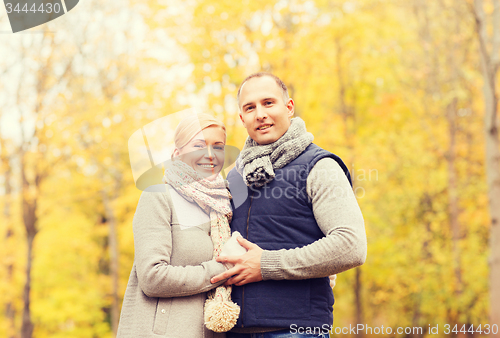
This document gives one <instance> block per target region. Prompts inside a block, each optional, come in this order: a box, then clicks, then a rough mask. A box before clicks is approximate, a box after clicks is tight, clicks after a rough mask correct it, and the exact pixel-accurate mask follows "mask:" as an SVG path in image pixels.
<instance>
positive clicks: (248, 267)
mask: <svg viewBox="0 0 500 338" xmlns="http://www.w3.org/2000/svg"><path fill="white" fill-rule="evenodd" d="M238 243H240V244H241V246H242V247H244V248H245V249H247V250H248V251H247V253H246V254H244V255H240V256H224V257H217V259H216V260H217V262H220V263H232V264H234V267H233V268H231V269H229V270H227V271H226V272H223V273H221V274H220V275H217V276H215V277H213V278H212V279H211V280H210V281H211V282H212V284H213V283H217V282H218V281H220V280H223V279H226V278H229V277H231V276H233V277H231V278H229V279H228V280H227V281H226V282H225V283H224V285H226V286H227V285H231V284H234V285H238V286H241V285H245V284H248V283H253V282H260V281H261V280H262V273H261V271H260V257H261V256H262V251H264V250H262V249H261V248H260V247H259V246H258V245H257V244H253V243H252V242H249V241H247V240H246V239H244V238H243V237H238Z"/></svg>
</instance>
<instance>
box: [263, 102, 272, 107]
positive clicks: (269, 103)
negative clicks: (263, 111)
mask: <svg viewBox="0 0 500 338" xmlns="http://www.w3.org/2000/svg"><path fill="white" fill-rule="evenodd" d="M264 104H265V105H266V106H269V105H271V104H273V103H272V101H266V102H265V103H264Z"/></svg>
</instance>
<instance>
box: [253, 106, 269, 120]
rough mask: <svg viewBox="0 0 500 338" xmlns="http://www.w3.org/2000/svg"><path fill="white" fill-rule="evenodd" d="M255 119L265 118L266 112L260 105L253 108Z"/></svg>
mask: <svg viewBox="0 0 500 338" xmlns="http://www.w3.org/2000/svg"><path fill="white" fill-rule="evenodd" d="M255 110H256V117H257V119H265V118H266V117H267V112H266V110H265V109H264V107H263V106H262V105H260V104H259V105H257V107H255Z"/></svg>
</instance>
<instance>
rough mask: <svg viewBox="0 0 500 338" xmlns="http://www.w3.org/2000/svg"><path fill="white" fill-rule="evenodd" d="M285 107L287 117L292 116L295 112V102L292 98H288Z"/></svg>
mask: <svg viewBox="0 0 500 338" xmlns="http://www.w3.org/2000/svg"><path fill="white" fill-rule="evenodd" d="M286 108H287V109H288V117H290V118H291V117H292V116H293V114H294V113H295V103H294V102H293V100H292V99H291V98H290V99H288V102H287V104H286Z"/></svg>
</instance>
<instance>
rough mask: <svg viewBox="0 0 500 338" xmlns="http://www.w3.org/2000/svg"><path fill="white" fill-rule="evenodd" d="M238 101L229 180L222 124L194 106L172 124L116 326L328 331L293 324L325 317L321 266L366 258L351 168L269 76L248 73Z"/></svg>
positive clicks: (237, 337) (247, 332)
mask: <svg viewBox="0 0 500 338" xmlns="http://www.w3.org/2000/svg"><path fill="white" fill-rule="evenodd" d="M238 107H239V109H240V113H239V116H240V119H241V121H242V123H243V125H244V127H245V128H246V130H247V132H248V138H247V140H246V142H245V145H244V147H243V150H242V151H241V153H240V155H239V157H238V159H237V161H236V164H235V167H234V168H233V169H232V170H231V171H230V172H229V174H228V176H227V181H225V180H224V179H223V178H222V176H221V175H220V171H221V170H222V167H223V164H224V145H225V143H226V129H225V127H224V125H223V124H222V123H221V122H219V121H218V120H216V119H215V118H213V117H212V116H209V115H206V114H199V115H197V118H194V119H193V118H191V119H185V120H183V121H182V122H181V123H180V124H179V126H178V127H177V129H176V132H175V150H174V152H173V154H172V159H173V161H171V163H170V164H169V165H168V166H167V167H166V169H165V176H164V182H165V184H161V185H156V186H152V187H150V188H148V189H147V190H146V191H144V193H143V194H142V195H141V198H140V200H139V203H138V206H137V210H136V213H135V216H134V220H133V230H134V244H135V259H134V265H133V267H132V272H131V274H130V277H129V282H128V285H127V290H126V292H125V297H124V301H123V306H122V312H121V317H120V324H119V328H118V337H133V338H137V337H174V338H179V337H196V338H198V337H217V338H223V337H227V338H254V337H264V338H284V337H313V336H314V337H328V336H327V335H322V334H320V335H310V334H305V333H304V334H300V333H298V332H299V331H298V330H295V331H294V332H292V331H291V330H290V327H291V326H292V325H294V327H323V326H324V325H325V324H327V325H331V324H332V323H333V313H332V306H333V303H334V299H333V293H332V288H331V286H330V282H329V278H328V276H330V275H334V274H337V273H340V272H342V271H345V270H348V269H351V268H354V267H356V266H359V265H361V264H363V263H364V261H365V258H366V249H367V245H366V235H365V230H364V222H363V216H362V214H361V211H360V209H359V206H358V204H357V201H356V198H355V196H354V193H353V192H352V188H351V185H350V183H351V182H350V175H349V171H348V169H347V167H346V166H345V164H344V163H343V162H342V160H341V159H340V158H339V157H337V156H336V155H334V154H332V153H330V152H328V151H326V150H324V149H322V148H320V147H319V146H317V145H315V144H314V143H312V141H313V135H312V134H311V133H309V132H307V130H306V127H305V123H304V121H303V120H301V119H300V118H298V117H297V118H292V117H293V115H294V102H293V100H292V99H291V98H289V96H288V91H287V88H286V86H285V85H284V84H283V82H282V81H281V80H280V79H279V78H277V77H276V76H274V75H272V74H268V73H256V74H253V75H251V76H249V77H248V78H246V79H245V80H244V81H243V83H242V85H241V86H240V88H239V91H238ZM297 173H300V174H297ZM277 176H278V177H282V178H284V179H280V180H277V179H275V178H276V177H277ZM227 186H229V190H228V189H227ZM261 189H271V191H285V190H287V191H289V192H290V193H289V195H288V196H293V197H292V198H288V197H285V196H284V195H283V194H281V195H279V196H276V197H275V196H274V195H273V196H271V197H268V198H264V197H263V196H262V194H259V190H261ZM339 189H341V190H343V191H344V192H345V193H344V194H342V197H338V194H335V193H332V192H333V191H339ZM295 190H297V191H306V192H307V194H303V193H302V194H295V193H293V191H295ZM231 232H233V233H234V232H238V234H241V236H238V235H237V236H233V237H231ZM230 238H231V239H230ZM236 241H237V242H236ZM241 248H244V249H245V250H241ZM245 251H246V252H245ZM242 252H244V254H241V253H242Z"/></svg>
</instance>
